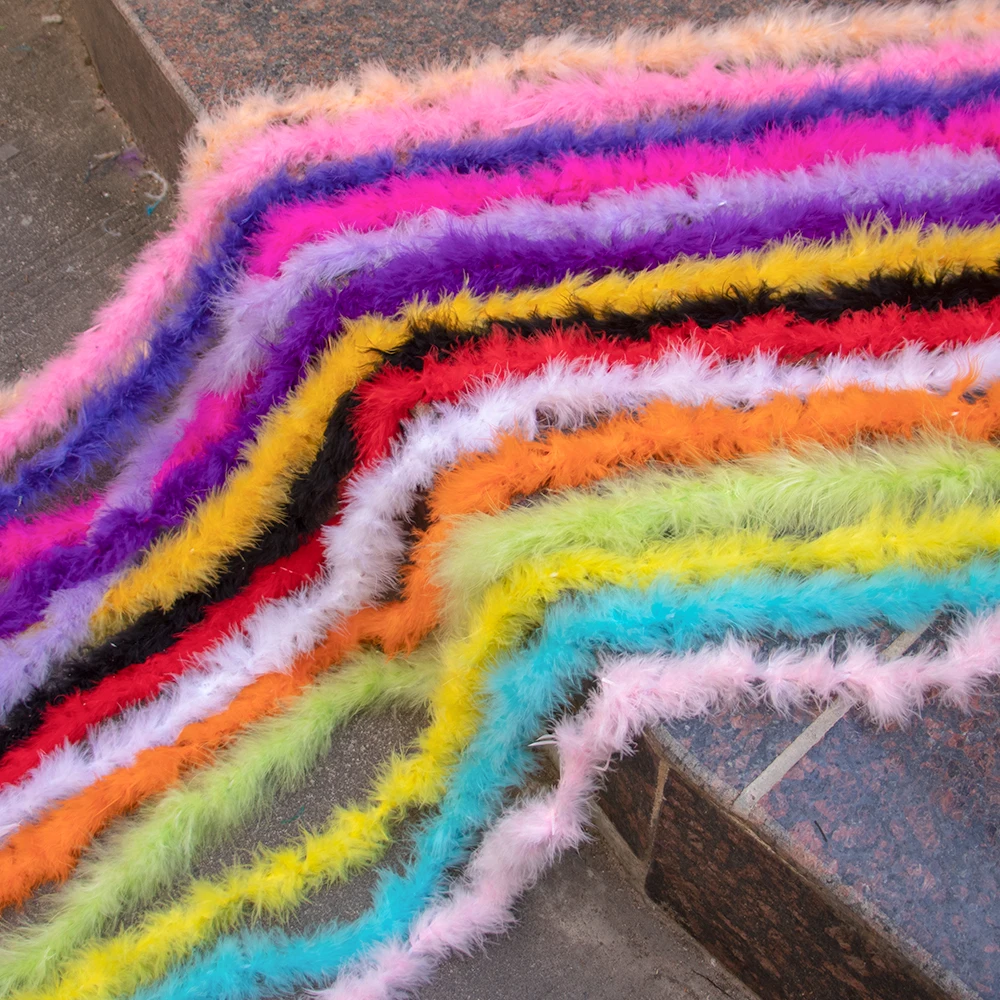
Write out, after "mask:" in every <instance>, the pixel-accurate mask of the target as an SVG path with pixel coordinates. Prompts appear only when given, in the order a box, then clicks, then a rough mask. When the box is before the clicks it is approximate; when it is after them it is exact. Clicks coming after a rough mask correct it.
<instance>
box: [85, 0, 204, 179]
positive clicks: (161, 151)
mask: <svg viewBox="0 0 1000 1000" xmlns="http://www.w3.org/2000/svg"><path fill="white" fill-rule="evenodd" d="M72 10H73V15H74V17H75V20H76V22H77V25H78V26H79V29H80V34H81V35H82V36H83V41H84V44H85V45H86V47H87V51H88V52H89V53H90V58H91V60H92V61H93V64H94V68H95V69H96V70H97V76H98V78H99V80H100V82H101V86H102V87H103V88H104V92H105V93H106V94H107V96H108V99H109V100H110V101H111V103H112V104H113V105H114V107H115V110H116V111H117V112H118V113H119V114H120V115H121V116H122V118H123V119H124V120H125V122H126V124H127V125H128V127H129V128H130V129H131V131H132V133H133V135H134V136H135V138H136V141H137V142H138V144H139V147H140V148H141V149H142V151H143V152H144V153H146V154H147V155H148V156H150V157H151V158H152V160H153V162H154V163H155V164H156V165H157V167H158V168H159V169H160V171H162V173H163V174H164V176H165V177H166V178H167V179H168V180H169V181H172V182H173V181H176V180H177V178H178V177H179V175H180V171H181V164H182V162H183V156H182V153H183V149H184V143H185V140H186V138H187V135H188V133H189V132H190V130H191V127H192V126H193V125H194V123H195V121H196V119H197V118H198V117H199V116H200V115H201V114H202V113H203V111H204V108H203V107H202V104H201V102H200V101H199V100H198V98H197V97H196V96H195V94H194V92H193V91H192V90H191V88H190V87H189V86H188V85H187V84H186V83H185V82H184V80H183V79H182V77H181V75H180V74H179V73H178V72H177V70H176V68H175V67H174V65H173V63H171V62H170V60H169V59H168V58H167V56H166V55H165V54H164V52H163V50H162V49H161V48H160V46H159V45H158V44H157V42H156V39H155V38H154V37H153V36H152V35H151V34H150V33H149V32H148V31H147V30H146V28H145V27H144V26H143V24H142V22H141V21H140V20H139V18H138V16H137V15H136V13H135V11H133V10H132V9H131V8H130V7H129V5H128V4H127V3H126V2H125V0H73V7H72Z"/></svg>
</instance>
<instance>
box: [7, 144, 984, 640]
mask: <svg viewBox="0 0 1000 1000" xmlns="http://www.w3.org/2000/svg"><path fill="white" fill-rule="evenodd" d="M928 152H929V153H935V154H936V155H934V156H933V157H932V156H929V155H923V156H920V157H917V158H916V162H913V163H910V164H907V165H908V166H910V167H912V168H913V169H914V170H916V171H917V172H918V173H919V174H920V175H921V176H923V177H926V178H927V183H926V190H927V191H928V196H927V197H924V198H922V199H914V198H913V197H912V195H910V194H905V195H904V194H903V193H902V192H901V191H896V192H893V190H892V185H893V184H895V185H897V186H898V184H899V177H900V167H901V164H900V163H898V162H894V161H893V160H892V158H889V161H888V162H887V163H884V164H882V163H878V164H868V163H867V162H866V163H865V166H866V173H867V174H868V175H869V177H868V178H860V189H859V178H857V176H855V178H854V179H853V180H852V178H851V176H850V174H848V176H846V177H845V176H843V175H842V174H841V175H840V176H836V175H834V178H829V177H828V178H816V179H813V178H803V180H805V181H807V182H808V183H805V184H803V183H800V184H798V185H792V184H788V183H785V184H784V185H783V186H782V187H781V188H779V192H778V195H779V199H780V200H781V201H782V202H786V201H791V205H784V204H782V205H778V204H772V203H770V199H769V198H768V197H767V196H765V197H764V198H763V205H764V208H763V210H761V209H757V210H756V211H757V213H758V214H757V215H754V214H753V213H749V217H748V207H747V206H749V205H756V204H759V203H760V202H761V201H762V198H761V196H762V194H764V192H762V191H761V190H759V189H757V188H755V186H754V185H753V184H749V185H747V190H746V191H745V192H740V193H739V194H737V193H736V192H733V191H727V190H725V189H723V190H720V191H715V192H704V191H701V192H698V198H697V200H698V202H699V203H701V202H703V201H705V199H706V197H711V198H712V199H715V200H721V201H722V202H723V203H727V204H728V205H729V206H731V207H727V208H726V209H725V210H721V211H722V212H723V214H724V215H725V216H726V218H725V219H723V218H717V217H715V216H716V215H718V211H717V212H716V213H713V217H712V218H710V219H708V220H705V223H704V224H703V225H702V226H701V227H700V229H701V231H700V233H699V226H698V225H697V224H695V223H690V224H688V225H686V226H685V228H684V232H683V238H682V239H677V236H676V231H674V230H672V229H671V221H672V220H676V216H677V215H678V214H679V212H681V211H682V209H681V207H680V205H679V204H677V203H678V202H680V203H681V204H684V203H687V210H686V213H685V214H686V215H688V216H691V215H692V214H694V215H696V216H697V215H698V214H703V213H699V212H694V213H692V211H691V210H690V205H691V201H692V199H691V197H690V196H689V195H687V194H684V195H683V196H682V197H676V198H674V199H672V200H671V199H667V202H668V203H667V204H666V205H664V204H662V202H663V201H664V198H663V196H662V194H659V189H654V194H653V195H652V196H646V197H639V198H638V199H629V198H626V199H621V198H611V199H608V200H609V202H610V204H609V205H607V206H606V207H604V208H603V210H602V206H601V205H600V204H591V205H589V206H588V208H587V209H586V210H582V211H577V212H572V213H571V212H570V210H569V206H558V207H554V208H547V207H546V206H532V205H515V206H511V207H510V208H507V209H503V210H499V211H495V212H487V213H485V214H484V215H483V216H480V217H477V219H476V221H475V223H474V225H473V226H472V227H469V231H468V232H463V233H462V235H464V236H466V238H469V239H472V240H475V241H478V244H479V245H481V244H482V242H483V241H485V240H486V238H487V237H493V239H492V240H491V241H490V249H491V256H493V260H492V266H493V270H494V275H495V277H496V278H499V277H501V275H500V274H498V273H497V271H498V265H499V262H498V261H497V260H496V259H495V258H496V252H497V248H496V245H495V237H496V236H498V235H501V234H504V233H509V232H516V231H517V230H521V229H523V230H526V231H539V232H546V233H548V234H549V235H548V238H547V239H546V241H545V243H546V248H548V247H549V246H551V247H553V251H555V252H554V253H553V256H554V257H555V258H556V259H558V261H559V264H560V265H561V266H563V267H567V268H568V269H570V270H578V269H579V267H578V261H581V260H585V261H586V262H587V264H588V265H589V267H590V270H591V271H592V272H597V273H599V272H600V271H601V270H602V268H601V267H600V266H598V265H597V251H598V249H606V247H607V244H608V243H609V242H610V243H612V244H613V246H614V250H615V251H616V252H615V255H614V256H615V257H616V258H617V259H618V260H619V261H628V262H629V263H630V264H631V265H632V266H637V265H641V264H642V263H645V262H647V261H648V262H656V261H662V260H669V259H670V258H672V257H674V256H676V255H677V254H679V253H695V252H704V251H705V250H707V249H711V250H712V252H714V253H715V254H718V255H722V254H724V253H725V252H726V251H727V249H728V248H729V247H730V246H732V247H733V248H735V249H738V250H742V249H745V248H746V247H747V246H748V245H750V246H757V245H760V244H761V243H762V242H764V241H766V240H768V239H769V238H771V237H775V236H777V237H780V236H784V235H786V234H787V233H789V232H795V233H798V234H800V235H809V233H810V232H814V233H819V234H823V235H832V234H833V233H836V232H837V231H838V230H839V229H843V228H844V227H845V226H846V225H847V218H846V216H845V215H844V209H843V208H841V207H840V202H841V200H843V201H844V202H845V207H846V209H847V210H848V211H850V212H862V213H866V214H876V213H881V214H883V215H884V216H885V217H886V218H887V219H888V220H890V221H893V220H897V221H898V220H899V219H901V218H904V217H914V218H923V219H924V220H926V221H930V222H933V221H942V220H947V221H954V220H955V219H956V218H961V217H963V216H965V217H966V218H965V221H966V223H969V222H970V221H979V220H987V219H990V218H992V216H993V215H994V214H995V213H994V212H992V211H991V205H992V202H993V201H996V202H997V203H998V204H1000V167H998V164H997V160H996V157H995V155H994V154H992V153H985V152H984V153H983V155H981V156H979V157H972V158H965V157H962V158H958V159H956V158H954V157H953V156H952V155H951V154H950V153H949V154H948V155H947V156H942V155H941V151H940V150H937V149H936V148H932V149H931V150H929V151H928ZM826 173H827V174H829V173H830V171H827V172H826ZM831 180H832V181H834V182H833V183H830V184H829V186H830V187H832V189H833V191H834V192H835V195H825V194H824V195H822V196H819V197H816V196H813V197H808V196H806V197H805V200H804V201H802V202H799V198H800V197H803V195H804V194H805V193H806V192H808V191H809V190H813V191H815V189H816V184H817V182H818V184H819V186H820V187H822V186H824V185H825V184H827V183H829V182H830V181H831ZM852 185H853V187H854V191H855V194H858V195H859V197H860V198H861V199H862V200H861V201H860V202H857V201H855V200H853V198H852V197H850V196H846V195H845V194H844V193H843V191H841V190H838V188H845V187H848V188H850V187H851V186H852ZM866 185H867V187H866ZM772 186H773V185H772ZM935 190H937V192H938V193H937V194H936V195H934V194H933V193H932V192H934V191H935ZM945 191H947V196H945V194H944V192H945ZM963 191H967V192H968V193H967V194H965V195H963V194H962V192H963ZM866 192H867V193H866ZM872 199H874V200H872ZM633 201H634V202H635V203H634V204H633ZM741 204H743V205H744V207H742V208H741ZM993 207H994V208H995V207H996V206H993ZM782 209H784V211H782ZM970 210H974V212H975V219H973V220H970V219H969V218H968V217H967V216H968V213H969V211H970ZM661 213H666V214H661ZM765 220H766V221H765ZM806 220H808V223H806ZM451 227H452V224H451V222H450V221H449V220H447V218H445V219H444V220H443V222H439V223H438V224H437V225H435V226H433V227H432V229H431V231H430V232H424V233H422V234H421V235H422V236H423V237H424V238H426V239H428V240H430V241H431V242H430V244H429V245H428V247H427V253H428V256H429V258H430V259H432V260H435V261H438V262H443V261H444V260H445V259H446V258H447V256H448V255H449V253H452V254H454V255H455V256H459V255H461V256H462V258H463V260H465V261H466V267H467V268H468V269H469V270H473V268H474V266H475V261H474V258H473V259H469V257H468V255H467V254H466V253H465V251H464V245H460V246H459V248H458V249H457V250H456V251H451V249H450V248H447V249H446V248H445V247H446V245H447V239H445V246H442V236H444V237H447V236H448V235H449V230H450V229H451ZM659 229H664V230H665V231H664V232H662V233H658V232H656V230H659ZM588 230H592V231H593V235H594V237H596V238H597V240H598V242H597V243H596V245H595V243H594V242H593V241H592V240H591V239H590V238H589V236H588ZM460 232H461V230H460ZM672 233H673V234H674V235H671V234H672ZM642 234H646V237H645V239H642V238H640V237H641V235H642ZM456 235H457V234H456ZM699 239H700V240H701V244H700V245H699ZM557 240H558V241H559V242H560V243H562V244H565V246H564V247H563V246H560V247H559V248H558V249H556V246H555V244H556V241H557ZM341 242H342V241H341ZM412 242H413V241H412V240H410V241H400V240H398V239H397V238H396V237H393V239H392V240H391V241H390V242H389V243H388V244H386V242H385V241H384V240H381V239H380V241H379V243H380V244H381V246H379V247H378V248H377V249H376V250H374V251H373V253H374V260H375V261H377V260H378V259H381V258H382V256H383V255H385V254H387V253H393V252H398V248H399V247H405V246H406V245H407V243H410V244H411V245H412ZM418 245H419V244H418ZM536 246H537V244H536ZM529 247H530V244H529ZM500 249H501V250H502V249H503V248H500ZM480 256H481V253H480ZM525 256H526V255H525V254H524V251H521V250H514V249H513V248H512V252H511V257H512V258H513V259H514V260H516V262H517V267H516V268H515V267H513V266H511V264H508V265H507V269H506V275H505V277H506V280H505V281H504V282H503V284H504V286H505V287H515V286H516V285H517V284H518V282H519V279H520V275H521V274H522V273H524V272H525V271H526V270H527V265H526V262H525V260H524V257H525ZM335 259H337V260H338V262H339V263H340V267H339V271H338V270H335V271H334V272H333V273H332V275H331V273H330V263H331V258H330V255H329V253H327V254H324V256H323V257H322V259H321V261H314V262H312V263H313V267H309V268H305V269H303V270H300V271H299V272H298V273H297V274H296V275H295V281H294V282H293V294H294V295H295V296H296V297H301V294H302V292H303V290H304V289H305V288H306V287H312V285H313V284H314V282H315V281H316V277H317V275H316V273H315V267H316V266H319V267H320V268H322V271H323V278H322V280H323V281H324V282H326V281H329V280H330V277H331V276H332V277H334V278H335V277H336V276H337V274H338V273H343V272H344V271H349V270H354V269H357V268H359V267H362V266H364V265H365V264H366V263H369V262H374V261H373V258H372V256H371V254H365V253H362V254H361V255H360V256H358V255H357V254H354V253H352V254H351V260H350V261H348V262H343V261H342V258H341V257H340V256H339V254H338V255H336V257H335ZM507 275H509V277H507ZM288 277H289V276H287V275H286V276H283V279H282V281H283V282H285V281H287V278H288ZM265 291H266V293H267V294H266V296H265V297H264V301H266V302H269V303H274V302H275V301H281V298H280V296H281V295H282V294H283V293H281V292H279V291H278V290H276V289H271V288H267V289H265ZM406 294H407V289H405V288H402V289H400V299H401V301H402V300H403V299H404V298H405V296H406ZM341 298H342V299H343V296H341ZM238 300H239V301H240V302H241V303H242V307H241V308H242V309H243V310H244V312H246V313H248V314H249V315H250V316H253V317H255V318H257V317H259V316H261V314H262V313H263V312H264V310H262V309H259V308H256V307H255V306H253V304H252V300H248V296H247V293H246V291H245V290H241V291H240V293H239V299H238ZM248 301H249V303H250V304H248ZM385 308H387V309H388V308H391V307H385ZM284 318H285V317H284V316H280V317H277V318H275V317H273V316H272V317H268V320H267V322H269V323H270V324H271V326H272V328H277V327H279V326H280V324H281V321H282V320H283V319H284ZM261 334H262V331H261V330H260V328H259V327H258V328H256V329H255V328H247V329H241V328H237V329H235V330H230V331H229V339H231V340H235V341H237V342H238V343H240V344H255V345H257V344H259V343H260V339H261ZM241 367H244V369H245V367H246V366H245V365H244V366H241ZM244 377H245V373H244ZM287 388H288V387H287V386H284V387H281V389H279V390H278V392H276V393H275V394H274V395H273V396H272V397H271V399H270V400H269V402H273V401H274V399H275V398H280V395H282V394H283V391H282V390H284V391H287ZM209 402H211V398H209ZM262 409H263V407H262V406H259V405H258V406H256V407H251V408H250V410H249V412H248V413H247V415H245V416H244V417H243V418H242V419H241V421H240V424H241V427H240V432H239V433H238V434H230V435H228V436H227V441H231V442H232V445H233V447H232V448H231V450H230V451H229V453H228V454H226V455H224V456H223V455H222V454H219V452H220V450H221V449H220V448H219V447H218V446H217V447H216V448H214V449H213V451H212V458H213V460H212V462H211V463H208V462H206V461H204V460H203V461H202V463H201V466H202V467H203V468H204V467H205V466H206V465H207V466H208V468H207V470H206V471H208V472H209V473H215V477H219V475H220V473H223V472H224V471H225V470H226V469H227V468H229V467H231V465H232V462H233V460H234V459H235V457H236V447H235V446H236V444H237V442H238V441H239V440H243V439H245V438H246V437H247V436H248V435H249V433H250V431H251V427H252V420H253V418H254V417H256V416H258V414H259V412H260V411H261V410H262ZM203 415H204V414H203V413H201V412H199V416H203ZM223 419H225V415H223ZM195 426H197V427H199V428H202V426H203V425H202V423H201V422H200V421H198V422H196V423H195ZM209 432H210V433H212V434H213V436H214V428H211V429H210V431H209ZM201 433H204V430H202V431H201ZM184 445H185V446H186V447H188V448H190V447H191V446H192V445H191V443H189V442H184ZM192 471H193V470H192V469H191V467H190V466H188V470H187V476H186V484H185V485H184V486H180V484H178V483H177V482H176V480H177V478H178V475H177V473H176V472H175V473H174V474H173V475H172V476H171V482H170V484H169V486H167V485H165V484H163V483H162V482H161V484H160V489H159V490H158V493H159V495H160V496H159V497H158V499H160V497H163V495H164V494H165V497H163V499H161V500H160V502H154V503H153V504H143V505H142V506H141V507H140V509H139V510H138V511H136V513H135V514H132V513H131V509H130V507H128V506H124V507H123V506H118V507H117V508H115V507H111V508H109V507H108V506H107V505H105V506H104V508H103V509H102V510H101V512H100V516H99V518H98V519H97V522H96V524H95V525H94V526H93V527H91V529H90V532H89V534H88V538H87V541H86V544H83V545H79V546H77V547H76V548H75V549H74V550H72V551H67V550H66V549H61V550H60V551H59V552H57V553H53V554H52V555H51V556H50V558H49V559H47V560H36V561H35V562H34V563H33V565H32V566H31V567H30V568H26V569H24V570H22V571H21V572H20V573H18V574H17V575H16V576H15V578H14V579H13V580H12V581H11V583H10V585H9V586H8V587H7V588H6V589H5V590H4V591H3V593H2V594H0V635H2V634H4V633H10V632H12V631H16V630H19V629H21V628H24V627H25V626H27V625H29V624H31V623H32V622H33V621H34V620H37V615H38V610H40V608H39V606H40V604H41V601H42V600H43V599H44V598H45V597H47V596H48V594H50V593H51V591H52V590H53V589H54V588H55V587H56V586H60V587H66V586H72V585H75V584H77V583H80V582H83V580H84V579H87V578H92V577H93V576H96V575H99V574H103V573H106V572H110V571H112V570H113V569H115V568H116V566H117V565H118V564H119V563H120V562H121V561H122V560H123V559H124V558H126V557H127V555H129V554H130V552H132V551H136V550H138V549H141V548H144V547H145V546H146V545H148V544H149V543H150V542H151V541H152V540H153V539H154V538H155V537H156V533H157V531H162V530H164V529H165V528H169V527H171V526H173V525H174V524H176V523H177V522H179V521H180V520H181V518H182V517H183V514H184V512H185V511H186V509H187V507H188V506H189V504H190V502H191V500H192V498H198V497H200V496H203V495H204V494H205V493H207V491H208V489H209V488H210V487H211V486H214V485H218V479H216V480H215V481H213V479H212V478H209V479H207V480H201V481H199V480H198V479H195V478H194V477H193V476H192ZM179 487H180V488H179ZM130 515H131V516H130Z"/></svg>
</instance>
